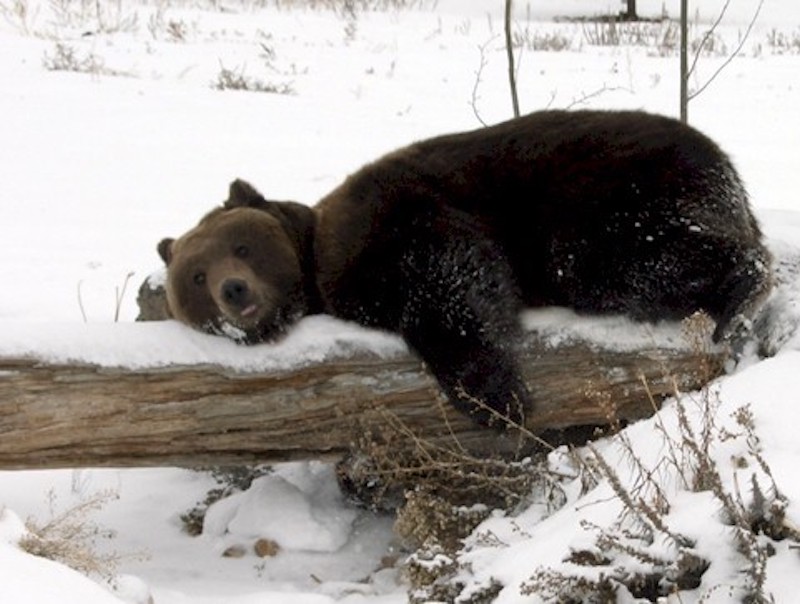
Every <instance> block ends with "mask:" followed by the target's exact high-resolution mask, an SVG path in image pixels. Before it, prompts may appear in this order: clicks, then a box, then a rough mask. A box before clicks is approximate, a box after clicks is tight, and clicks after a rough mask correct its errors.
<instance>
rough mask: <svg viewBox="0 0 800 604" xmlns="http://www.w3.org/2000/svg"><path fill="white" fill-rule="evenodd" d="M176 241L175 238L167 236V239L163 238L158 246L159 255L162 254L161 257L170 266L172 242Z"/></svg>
mask: <svg viewBox="0 0 800 604" xmlns="http://www.w3.org/2000/svg"><path fill="white" fill-rule="evenodd" d="M174 242H175V240H174V239H172V238H170V237H167V238H166V239H162V240H161V241H160V242H159V244H158V247H157V249H158V255H159V256H161V259H162V260H163V261H164V264H166V265H167V266H169V263H170V262H171V261H172V244H173V243H174Z"/></svg>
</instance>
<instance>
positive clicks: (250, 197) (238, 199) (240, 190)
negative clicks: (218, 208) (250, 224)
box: [225, 178, 267, 209]
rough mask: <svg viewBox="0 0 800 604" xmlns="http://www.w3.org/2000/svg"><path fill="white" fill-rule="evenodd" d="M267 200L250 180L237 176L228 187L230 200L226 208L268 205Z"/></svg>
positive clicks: (226, 203)
mask: <svg viewBox="0 0 800 604" xmlns="http://www.w3.org/2000/svg"><path fill="white" fill-rule="evenodd" d="M266 203H267V200H266V199H264V196H263V195H261V193H259V192H258V191H256V188H255V187H254V186H253V185H251V184H250V183H249V182H246V181H244V180H241V179H240V178H237V179H236V180H234V181H233V182H232V183H231V186H230V189H228V201H226V202H225V208H226V209H230V208H247V207H250V208H261V209H263V207H264V206H265V205H266Z"/></svg>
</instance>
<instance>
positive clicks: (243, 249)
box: [233, 245, 250, 258]
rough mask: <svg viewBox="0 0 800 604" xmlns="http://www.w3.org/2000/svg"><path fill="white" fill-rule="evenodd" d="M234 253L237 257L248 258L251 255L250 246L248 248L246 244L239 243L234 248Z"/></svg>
mask: <svg viewBox="0 0 800 604" xmlns="http://www.w3.org/2000/svg"><path fill="white" fill-rule="evenodd" d="M233 254H234V255H235V256H236V257H237V258H247V257H248V256H249V255H250V248H248V247H247V246H246V245H238V246H236V249H235V250H233Z"/></svg>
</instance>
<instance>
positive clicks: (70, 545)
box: [19, 491, 143, 579]
mask: <svg viewBox="0 0 800 604" xmlns="http://www.w3.org/2000/svg"><path fill="white" fill-rule="evenodd" d="M117 499H119V495H118V494H117V493H116V492H115V491H98V492H97V493H95V494H93V495H91V496H90V497H87V498H86V499H84V500H83V501H81V502H79V503H77V504H76V505H74V506H72V507H70V508H67V509H66V510H64V511H63V512H58V513H57V512H56V511H55V508H56V497H55V494H54V492H53V491H51V492H50V493H49V495H48V500H49V505H50V519H49V520H47V521H39V520H37V519H36V518H28V520H27V521H26V522H25V526H26V528H27V529H28V531H29V534H28V535H26V536H25V537H23V538H22V539H21V540H20V543H19V545H20V547H21V548H22V549H23V550H24V551H26V552H28V553H29V554H33V555H34V556H39V557H42V558H47V559H48V560H53V561H55V562H60V563H61V564H65V565H66V566H69V567H70V568H73V569H75V570H77V571H78V572H81V573H83V574H85V575H90V576H99V577H101V578H104V579H111V578H112V577H114V575H116V572H117V567H118V566H119V564H120V562H122V561H124V560H129V559H131V558H142V557H143V556H142V554H132V555H122V554H119V553H117V552H107V553H102V552H100V551H98V542H100V541H108V540H111V539H113V538H114V532H113V531H110V530H108V529H105V528H103V527H101V526H100V525H99V524H97V523H96V522H95V521H94V520H93V518H92V516H93V515H94V514H95V513H96V512H98V511H99V510H101V509H102V508H104V507H105V506H106V505H107V504H108V503H110V502H112V501H115V500H117Z"/></svg>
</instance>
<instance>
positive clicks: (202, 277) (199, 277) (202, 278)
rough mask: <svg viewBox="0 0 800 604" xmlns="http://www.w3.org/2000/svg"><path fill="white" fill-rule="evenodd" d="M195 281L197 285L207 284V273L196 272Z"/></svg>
mask: <svg viewBox="0 0 800 604" xmlns="http://www.w3.org/2000/svg"><path fill="white" fill-rule="evenodd" d="M194 283H195V285H205V284H206V274H205V273H204V272H197V273H195V274H194Z"/></svg>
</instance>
